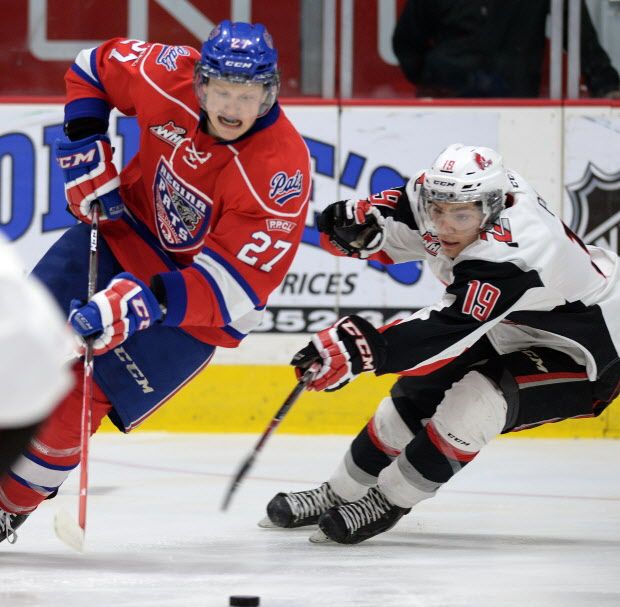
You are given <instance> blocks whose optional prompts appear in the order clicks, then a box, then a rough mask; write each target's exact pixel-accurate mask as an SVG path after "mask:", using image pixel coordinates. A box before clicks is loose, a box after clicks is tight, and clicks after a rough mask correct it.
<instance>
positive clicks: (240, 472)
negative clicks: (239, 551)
mask: <svg viewBox="0 0 620 607" xmlns="http://www.w3.org/2000/svg"><path fill="white" fill-rule="evenodd" d="M313 376H314V371H311V370H310V369H308V370H307V371H306V372H305V373H304V375H303V376H302V378H301V379H300V380H299V381H298V382H297V385H296V386H295V388H293V391H292V392H291V393H290V394H289V395H288V396H287V398H286V400H285V401H284V403H282V406H281V407H280V408H279V409H278V411H277V412H276V414H275V415H274V416H273V419H272V420H271V422H269V425H268V426H267V428H266V429H265V431H264V432H263V433H262V435H261V436H260V438H259V439H258V441H257V442H256V445H254V449H252V451H251V452H250V454H249V455H248V456H247V457H246V458H245V459H244V460H243V462H242V464H241V466H239V468H238V469H237V472H236V474H235V476H234V477H233V479H232V481H231V483H230V485H229V486H228V491H227V492H226V495H225V496H224V500H223V502H222V508H221V509H222V510H227V509H228V506H229V505H230V502H231V500H232V496H233V494H234V493H235V491H236V490H237V487H239V485H240V484H241V481H242V480H243V479H244V478H245V476H246V475H247V473H248V472H249V471H250V468H251V467H252V465H253V464H254V460H255V459H256V456H257V455H258V454H259V453H260V451H261V449H262V448H263V446H264V444H265V443H266V442H267V440H268V439H269V437H270V436H271V435H272V434H273V432H274V431H275V429H276V428H277V427H278V426H279V425H280V422H281V421H282V420H283V419H284V417H285V415H286V414H287V413H288V411H289V409H290V408H291V407H292V406H293V405H294V404H295V402H296V401H297V399H298V398H299V397H300V396H301V393H302V392H303V391H304V390H305V389H306V386H307V385H308V383H309V382H310V380H311V379H312V377H313Z"/></svg>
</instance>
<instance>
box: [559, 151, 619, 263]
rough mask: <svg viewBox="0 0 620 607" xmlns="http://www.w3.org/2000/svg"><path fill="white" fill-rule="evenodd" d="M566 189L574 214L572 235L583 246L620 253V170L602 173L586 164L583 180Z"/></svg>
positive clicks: (594, 166)
mask: <svg viewBox="0 0 620 607" xmlns="http://www.w3.org/2000/svg"><path fill="white" fill-rule="evenodd" d="M566 189H567V191H568V196H569V198H570V201H571V206H572V211H573V218H572V221H571V225H570V227H571V229H572V230H573V232H575V233H576V234H577V235H578V236H579V237H580V238H581V240H583V242H584V243H586V244H593V245H596V246H598V247H601V248H604V249H608V250H611V251H614V252H615V253H620V247H619V246H618V232H619V231H620V170H619V171H617V172H616V173H611V174H610V173H605V172H604V171H602V170H601V169H599V168H598V167H597V166H596V165H594V164H592V163H588V166H587V167H586V170H585V172H584V174H583V177H582V178H581V179H580V180H579V181H578V182H576V183H573V184H570V185H567V186H566Z"/></svg>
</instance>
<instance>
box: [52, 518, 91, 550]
mask: <svg viewBox="0 0 620 607" xmlns="http://www.w3.org/2000/svg"><path fill="white" fill-rule="evenodd" d="M54 530H55V531H56V536H57V537H58V539H59V540H62V541H63V542H64V543H65V544H67V546H69V547H70V548H73V549H74V550H77V551H78V552H84V530H83V529H82V528H81V527H80V526H79V525H78V523H77V521H76V520H75V519H74V518H73V517H72V516H71V515H70V514H69V513H68V512H67V511H66V510H60V511H58V512H57V513H56V516H55V517H54Z"/></svg>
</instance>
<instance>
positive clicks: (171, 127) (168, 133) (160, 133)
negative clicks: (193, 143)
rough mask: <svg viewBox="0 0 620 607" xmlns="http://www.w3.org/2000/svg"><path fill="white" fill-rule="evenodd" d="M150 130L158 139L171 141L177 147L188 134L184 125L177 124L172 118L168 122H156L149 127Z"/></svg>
mask: <svg viewBox="0 0 620 607" xmlns="http://www.w3.org/2000/svg"><path fill="white" fill-rule="evenodd" d="M149 131H151V133H152V134H153V135H155V137H157V138H158V139H161V140H162V141H164V142H166V143H169V144H170V145H171V146H172V147H176V146H177V145H178V144H179V143H180V142H181V141H183V139H185V135H186V134H187V130H186V129H184V128H183V127H182V126H177V125H176V124H175V123H174V122H173V121H172V120H168V122H166V124H156V125H154V126H151V127H149Z"/></svg>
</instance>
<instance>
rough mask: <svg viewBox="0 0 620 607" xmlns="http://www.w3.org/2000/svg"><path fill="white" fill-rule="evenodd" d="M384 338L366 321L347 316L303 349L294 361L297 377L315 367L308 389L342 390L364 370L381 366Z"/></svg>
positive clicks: (383, 353) (384, 351) (320, 332)
mask: <svg viewBox="0 0 620 607" xmlns="http://www.w3.org/2000/svg"><path fill="white" fill-rule="evenodd" d="M386 349H387V346H386V342H385V338H384V337H383V335H381V333H379V331H377V329H375V328H374V327H373V326H372V325H371V324H370V323H369V322H368V321H367V320H364V319H363V318H361V317H359V316H355V315H354V316H345V317H344V318H342V319H340V320H339V321H338V322H336V323H335V324H333V325H332V326H331V327H328V328H327V329H323V331H319V332H318V333H317V334H316V335H315V336H314V337H313V338H312V341H311V342H310V343H309V344H308V345H307V346H306V347H305V348H302V349H301V350H300V351H299V352H297V354H295V356H294V357H293V360H292V361H291V364H292V365H294V366H295V367H296V369H295V373H296V374H297V377H298V378H299V377H301V376H302V375H303V373H304V371H305V370H306V369H308V368H312V369H313V370H314V371H315V373H314V376H313V378H312V380H311V381H310V382H309V383H308V385H307V386H306V388H307V389H308V390H325V391H326V392H332V391H334V390H339V389H340V388H342V387H343V386H345V385H346V384H348V383H349V382H350V381H351V380H352V379H354V378H355V377H357V376H358V375H359V374H360V373H363V372H364V371H375V370H377V369H379V368H380V367H381V365H382V364H383V361H384V360H385V356H386Z"/></svg>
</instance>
